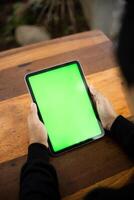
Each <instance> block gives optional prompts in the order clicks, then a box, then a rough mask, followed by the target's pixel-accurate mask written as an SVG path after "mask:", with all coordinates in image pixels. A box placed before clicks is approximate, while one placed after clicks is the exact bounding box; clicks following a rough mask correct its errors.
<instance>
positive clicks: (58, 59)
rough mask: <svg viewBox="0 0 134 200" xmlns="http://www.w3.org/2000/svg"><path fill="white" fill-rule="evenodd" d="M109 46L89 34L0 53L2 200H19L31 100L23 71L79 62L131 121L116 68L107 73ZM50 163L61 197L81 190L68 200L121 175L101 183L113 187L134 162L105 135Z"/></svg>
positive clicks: (111, 60) (104, 39)
mask: <svg viewBox="0 0 134 200" xmlns="http://www.w3.org/2000/svg"><path fill="white" fill-rule="evenodd" d="M112 48H113V47H112V43H111V42H110V41H109V39H108V38H107V37H106V36H105V35H104V34H103V33H102V32H100V31H91V32H85V33H79V34H75V35H71V36H67V37H63V38H58V39H54V40H50V41H46V42H41V43H38V44H34V45H30V46H25V47H22V48H17V49H13V50H10V51H5V52H3V53H0V101H1V102H0V113H1V115H0V127H1V131H0V199H2V200H8V199H10V200H11V199H14V200H17V199H18V192H19V176H20V169H21V167H22V165H23V164H24V162H25V160H26V154H27V147H28V144H27V132H28V127H27V122H26V120H27V115H28V111H29V104H30V98H29V96H28V95H27V94H26V93H27V91H26V87H25V84H24V80H23V77H24V75H25V74H26V73H27V72H30V71H33V70H39V69H42V68H46V67H50V66H52V65H55V64H59V63H63V62H66V61H69V60H79V61H80V62H81V64H82V66H83V70H84V72H85V74H86V76H87V81H89V82H90V83H92V84H93V85H94V86H95V87H96V88H97V89H99V91H101V92H102V93H103V94H105V95H106V96H107V97H108V98H109V99H110V100H111V101H112V103H113V105H114V107H115V109H116V110H117V112H118V113H119V114H123V115H124V116H126V117H132V115H131V113H130V111H129V109H128V106H127V103H126V99H125V95H124V92H123V88H124V83H123V81H122V79H121V78H120V73H119V71H118V69H116V68H113V69H111V70H106V69H109V68H111V67H116V65H117V64H116V62H115V59H114V56H113V53H112V52H113V51H112ZM102 70H105V71H104V72H100V71H102ZM96 72H99V73H96ZM92 73H95V74H92ZM91 74H92V75H91ZM88 75H90V76H88ZM9 98H10V99H9ZM95 158H96V159H95ZM51 163H52V164H53V165H54V167H55V168H56V170H57V174H58V178H59V184H60V191H61V195H62V197H65V196H67V195H71V194H73V193H75V192H78V191H79V190H81V191H80V192H78V193H76V194H74V196H69V198H68V199H70V200H71V199H74V200H75V199H77V200H78V199H81V198H82V196H83V195H84V194H85V193H86V192H87V191H90V190H91V189H92V188H93V187H96V186H97V185H95V186H93V187H92V185H93V184H95V183H97V182H98V181H101V180H103V179H106V178H108V177H111V176H113V175H115V174H117V173H120V172H121V174H118V175H117V176H116V177H115V176H114V177H112V178H111V179H107V180H106V182H101V183H99V184H102V185H105V184H106V185H107V184H108V185H109V186H112V183H114V185H116V180H117V181H119V185H121V184H122V181H123V183H124V181H125V180H126V181H127V178H129V176H130V174H131V173H133V170H131V167H132V166H133V162H132V161H131V160H129V159H128V157H127V155H126V154H124V152H123V150H122V149H121V147H119V146H118V144H116V143H115V141H113V140H112V139H111V138H110V137H109V136H105V137H104V138H102V139H100V140H98V141H95V142H93V143H91V144H90V145H85V146H83V147H81V148H78V149H75V150H73V151H70V152H68V153H65V154H63V155H61V156H60V157H57V158H52V159H51ZM89 169H90V170H89ZM126 169H127V170H128V171H124V170H126ZM122 171H123V172H122ZM123 177H124V179H122V178H123ZM125 177H126V178H125ZM5 186H6V187H5ZM84 188H85V189H84Z"/></svg>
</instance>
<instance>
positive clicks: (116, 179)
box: [63, 167, 134, 200]
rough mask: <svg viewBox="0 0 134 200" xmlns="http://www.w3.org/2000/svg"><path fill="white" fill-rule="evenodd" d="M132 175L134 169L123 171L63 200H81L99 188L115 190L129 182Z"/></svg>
mask: <svg viewBox="0 0 134 200" xmlns="http://www.w3.org/2000/svg"><path fill="white" fill-rule="evenodd" d="M133 175H134V167H132V168H130V169H128V170H124V171H122V172H120V173H118V174H116V175H115V176H112V177H110V178H107V179H105V180H103V181H100V182H98V183H96V184H94V185H92V186H90V187H87V188H84V189H82V190H80V191H79V192H76V193H75V194H73V195H70V196H67V197H65V198H63V200H82V199H83V198H84V197H85V195H86V194H87V193H89V192H91V191H92V190H94V189H96V188H99V187H108V188H115V189H117V188H121V187H123V186H124V185H126V184H128V183H129V182H131V178H132V177H133Z"/></svg>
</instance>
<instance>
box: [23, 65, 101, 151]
mask: <svg viewBox="0 0 134 200" xmlns="http://www.w3.org/2000/svg"><path fill="white" fill-rule="evenodd" d="M26 82H27V85H28V88H29V91H30V94H31V96H32V98H33V101H34V102H35V103H36V104H37V108H38V114H39V117H40V119H41V121H42V122H43V123H44V124H45V126H46V128H47V133H48V138H49V147H50V150H51V152H52V154H53V155H57V154H59V153H61V152H64V151H67V150H70V149H72V148H74V147H77V146H80V145H82V144H85V143H88V142H90V141H93V140H95V139H98V138H100V137H102V136H103V135H104V130H103V128H102V126H101V123H100V119H99V117H98V114H97V111H96V109H95V107H94V104H93V101H92V97H91V94H90V91H89V88H88V86H87V84H86V81H85V78H84V75H83V72H82V69H81V67H80V64H79V63H78V62H77V61H73V62H70V63H65V64H62V65H59V66H55V67H52V68H48V69H44V70H41V71H38V72H33V73H30V74H27V75H26Z"/></svg>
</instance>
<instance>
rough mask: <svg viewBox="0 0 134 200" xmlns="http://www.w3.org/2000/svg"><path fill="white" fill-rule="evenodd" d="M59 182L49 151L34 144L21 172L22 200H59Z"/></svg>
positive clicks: (29, 149)
mask: <svg viewBox="0 0 134 200" xmlns="http://www.w3.org/2000/svg"><path fill="white" fill-rule="evenodd" d="M59 199H60V194H59V188H58V180H57V175H56V171H55V169H54V167H53V166H52V165H51V164H49V154H48V149H47V148H46V147H45V146H44V145H43V144H38V143H34V144H31V145H30V146H29V148H28V158H27V162H26V164H25V165H24V166H23V168H22V170H21V178H20V200H59Z"/></svg>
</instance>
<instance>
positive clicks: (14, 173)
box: [0, 155, 133, 200]
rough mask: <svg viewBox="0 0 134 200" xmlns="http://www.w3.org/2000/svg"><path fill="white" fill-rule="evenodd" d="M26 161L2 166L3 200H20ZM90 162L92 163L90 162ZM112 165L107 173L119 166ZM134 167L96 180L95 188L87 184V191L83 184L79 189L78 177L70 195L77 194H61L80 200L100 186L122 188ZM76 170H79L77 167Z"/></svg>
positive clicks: (70, 198) (23, 159)
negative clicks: (21, 173) (22, 172)
mask: <svg viewBox="0 0 134 200" xmlns="http://www.w3.org/2000/svg"><path fill="white" fill-rule="evenodd" d="M89 156H90V155H89ZM25 160H26V157H25V156H23V157H20V158H17V159H14V160H11V161H8V162H5V163H2V164H0V177H1V178H0V197H1V199H2V200H11V199H13V200H18V195H19V179H20V170H21V167H22V165H23V164H24V162H25ZM110 160H111V159H110ZM99 161H100V160H99ZM116 161H117V160H116ZM89 162H90V160H89ZM62 164H63V163H61V165H62ZM89 164H90V163H89ZM106 164H107V162H106ZM111 164H114V165H113V166H111V165H109V166H107V167H109V168H108V169H107V171H111V169H110V167H111V168H115V166H116V165H117V166H118V162H117V163H111ZM70 165H71V164H70ZM121 165H122V162H121ZM103 166H104V163H103ZM132 166H133V165H132ZM132 166H129V167H130V169H129V170H125V171H124V170H123V168H122V170H123V172H121V173H119V174H118V171H115V173H114V174H116V175H115V176H113V177H111V178H109V179H107V180H106V181H105V180H104V181H102V182H97V180H96V181H95V182H93V183H92V184H95V183H96V182H97V183H96V184H95V185H93V186H92V184H87V185H85V187H86V188H85V189H82V188H83V183H82V182H80V186H81V187H78V185H77V182H78V181H81V180H80V178H79V177H78V178H79V180H78V178H77V180H75V182H74V185H76V187H74V186H73V187H72V189H73V190H71V192H70V193H69V194H73V193H74V192H75V194H73V195H70V196H67V194H65V193H64V194H63V193H62V191H61V194H62V196H64V200H72V199H73V200H78V199H79V200H80V199H82V197H83V196H84V195H85V194H86V193H87V192H88V191H90V190H91V189H94V188H95V187H98V186H109V187H120V186H122V185H124V184H125V183H126V182H128V180H129V179H130V178H131V174H133V168H131V167H132ZM88 167H89V166H88ZM76 169H77V166H76ZM63 170H64V169H63ZM65 170H66V168H65ZM85 170H86V174H88V172H89V171H90V170H92V164H91V167H89V168H86V169H85ZM104 170H105V166H104V169H103V172H104ZM69 171H70V167H69V168H68V169H67V171H66V173H67V174H68V173H69ZM64 172H65V171H64ZM79 172H80V173H81V171H79ZM99 174H100V172H99V170H98V176H99ZM75 175H77V174H75ZM111 175H113V174H111ZM84 178H85V179H88V176H87V177H84ZM101 178H102V179H103V178H105V177H101ZM60 179H63V177H61V178H60ZM91 179H92V177H91ZM102 179H100V178H99V180H102ZM70 181H71V180H70ZM5 186H6V187H5ZM64 187H66V188H68V189H70V186H69V185H65V184H64ZM80 189H81V190H80ZM79 190H80V191H79ZM78 191H79V192H78ZM76 192H77V193H76ZM66 198H67V199H66Z"/></svg>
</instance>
